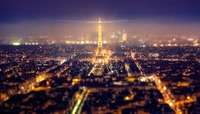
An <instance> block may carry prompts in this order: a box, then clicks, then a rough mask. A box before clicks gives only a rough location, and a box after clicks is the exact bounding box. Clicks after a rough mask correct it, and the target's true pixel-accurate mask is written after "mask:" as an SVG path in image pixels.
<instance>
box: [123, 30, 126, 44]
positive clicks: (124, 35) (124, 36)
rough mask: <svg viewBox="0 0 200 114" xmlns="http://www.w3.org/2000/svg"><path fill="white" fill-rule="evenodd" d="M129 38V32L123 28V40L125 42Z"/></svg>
mask: <svg viewBox="0 0 200 114" xmlns="http://www.w3.org/2000/svg"><path fill="white" fill-rule="evenodd" d="M126 40H127V33H126V32H125V30H123V33H122V42H125V41H126Z"/></svg>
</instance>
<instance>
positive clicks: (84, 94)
mask: <svg viewBox="0 0 200 114" xmlns="http://www.w3.org/2000/svg"><path fill="white" fill-rule="evenodd" d="M89 92H90V90H89V89H84V90H83V92H82V93H81V94H80V98H79V99H78V100H77V102H76V104H75V106H74V108H73V110H72V114H80V113H81V110H82V107H83V105H84V103H85V101H86V100H87V97H88V95H89Z"/></svg>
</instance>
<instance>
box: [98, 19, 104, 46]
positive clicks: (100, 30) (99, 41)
mask: <svg viewBox="0 0 200 114" xmlns="http://www.w3.org/2000/svg"><path fill="white" fill-rule="evenodd" d="M102 40H103V39H102V27H101V18H100V17H99V29H98V46H99V47H101V46H102V42H103V41H102Z"/></svg>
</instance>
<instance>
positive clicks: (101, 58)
mask: <svg viewBox="0 0 200 114" xmlns="http://www.w3.org/2000/svg"><path fill="white" fill-rule="evenodd" d="M102 46H103V38H102V26H101V19H100V18H99V22H98V41H97V49H96V53H95V58H94V60H93V64H95V63H103V64H104V63H107V60H106V57H105V53H104V50H103V48H102Z"/></svg>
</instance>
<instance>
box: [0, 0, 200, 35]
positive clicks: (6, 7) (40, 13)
mask: <svg viewBox="0 0 200 114" xmlns="http://www.w3.org/2000/svg"><path fill="white" fill-rule="evenodd" d="M0 9H1V10H0V15H1V16H0V36H13V35H16V36H23V35H25V36H26V35H43V34H45V35H66V34H75V33H76V32H77V33H80V32H93V30H92V29H94V27H95V26H94V25H89V26H88V28H87V29H86V28H84V27H86V26H85V24H82V23H69V22H68V23H63V21H64V20H65V21H66V20H76V21H79V20H80V21H89V20H97V19H98V17H102V18H103V20H126V21H127V22H126V23H123V24H122V23H115V25H113V24H112V25H110V26H108V27H107V29H106V30H107V31H112V30H115V29H126V30H127V31H130V32H132V31H135V33H155V34H156V33H157V32H156V31H157V30H149V32H148V29H149V28H151V27H158V28H157V29H159V31H160V33H164V34H166V33H171V32H174V33H181V32H184V33H191V34H197V33H199V28H200V26H199V25H200V0H1V3H0ZM127 25H128V26H127ZM106 26H107V25H106ZM120 27H121V28H120ZM126 27H127V28H126ZM159 27H160V28H159ZM38 28H39V29H38ZM83 28H84V29H83ZM172 29H175V30H173V31H172ZM170 30H171V31H170ZM52 31H54V32H53V33H52ZM165 32H166V33H165Z"/></svg>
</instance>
